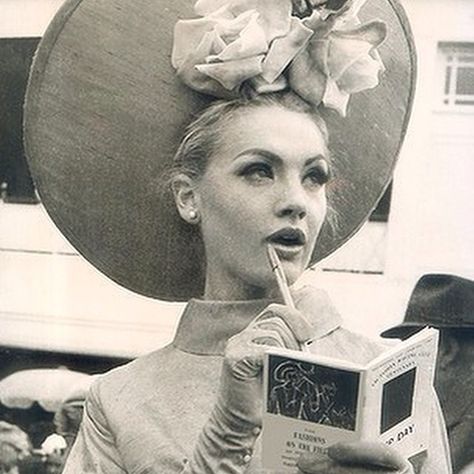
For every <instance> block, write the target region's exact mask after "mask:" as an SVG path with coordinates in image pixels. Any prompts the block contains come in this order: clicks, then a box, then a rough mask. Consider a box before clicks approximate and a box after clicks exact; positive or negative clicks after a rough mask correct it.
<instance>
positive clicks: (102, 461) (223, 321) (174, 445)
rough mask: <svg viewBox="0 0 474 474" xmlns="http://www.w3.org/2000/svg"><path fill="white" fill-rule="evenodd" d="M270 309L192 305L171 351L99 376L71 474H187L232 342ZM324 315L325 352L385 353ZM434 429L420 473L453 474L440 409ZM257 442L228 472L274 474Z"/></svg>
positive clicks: (359, 356)
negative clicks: (263, 465) (263, 463)
mask: <svg viewBox="0 0 474 474" xmlns="http://www.w3.org/2000/svg"><path fill="white" fill-rule="evenodd" d="M268 303H269V302H268V301H264V300H255V301H244V302H204V301H199V300H191V301H190V302H189V304H188V305H187V307H186V309H185V311H184V313H183V315H182V317H181V320H180V323H179V326H178V329H177V333H176V336H175V339H174V341H173V342H172V343H171V344H170V345H168V346H167V347H165V348H163V349H160V350H158V351H156V352H153V353H151V354H149V355H146V356H144V357H141V358H139V359H137V360H135V361H133V362H131V363H129V364H127V365H125V366H122V367H119V368H117V369H115V370H113V371H111V372H109V373H108V374H106V375H104V376H102V377H99V379H98V380H97V381H96V382H95V383H94V385H93V386H92V389H91V391H90V394H89V397H88V400H87V402H86V407H85V412H84V413H85V414H84V419H83V423H82V426H81V429H80V432H79V435H78V438H77V440H76V443H75V445H74V447H73V449H72V451H71V453H70V456H69V459H68V461H67V463H66V467H65V470H64V474H84V473H94V474H96V473H103V474H123V473H128V474H145V473H147V474H151V473H157V474H158V473H159V474H163V473H170V474H172V473H186V472H188V469H189V468H188V467H187V466H188V459H190V458H191V456H192V454H193V449H194V446H195V444H196V441H197V438H198V435H199V433H200V432H201V430H202V427H203V425H204V424H205V422H206V421H207V419H208V417H209V413H210V411H211V409H212V407H213V405H214V402H215V398H216V394H217V391H218V386H219V376H220V371H221V365H222V360H223V353H224V349H225V345H226V342H227V340H228V339H229V338H230V337H231V336H233V335H234V334H237V333H238V332H240V331H242V330H243V329H244V328H245V327H246V326H247V325H248V324H249V322H250V321H251V320H252V319H253V318H254V317H255V316H256V315H257V314H258V313H260V312H261V311H262V310H263V309H264V308H265V307H266V306H267V305H268ZM319 314H320V315H321V316H320V320H319V321H317V324H316V325H315V327H316V333H315V339H316V341H315V342H314V343H313V344H317V348H318V352H320V353H321V354H324V355H328V356H336V357H338V358H343V359H348V360H351V361H354V362H361V363H363V362H366V361H368V360H370V359H372V358H373V357H375V356H376V355H378V354H379V353H380V352H381V350H383V346H382V345H381V344H380V343H378V342H373V341H371V340H369V339H367V338H365V337H363V336H360V335H358V334H354V333H352V332H350V331H347V330H345V329H343V328H342V327H341V319H340V317H339V316H338V315H335V314H334V312H333V311H327V310H324V308H323V309H322V310H321V311H320V312H319ZM429 400H430V401H431V396H429ZM431 424H432V429H431V443H430V448H429V450H428V455H427V457H426V459H425V460H424V463H423V467H422V468H421V470H420V473H422V474H448V473H450V472H451V468H450V465H449V464H450V461H449V452H448V450H447V440H446V435H445V430H444V425H443V422H442V418H441V415H440V411H439V406H438V404H437V403H434V404H433V416H432V420H431ZM256 438H257V440H256V442H255V439H254V438H251V437H250V438H249V439H248V444H249V445H248V446H247V448H248V449H245V450H242V451H241V452H232V451H229V450H227V449H226V450H225V452H223V453H222V456H232V460H231V462H230V463H229V464H230V465H232V469H233V470H231V471H228V472H235V473H249V474H250V473H251V474H257V473H265V472H269V471H265V470H263V469H262V468H261V459H260V439H259V437H256ZM254 442H255V444H254ZM249 452H251V453H252V456H248V453H249ZM209 465H210V466H212V465H213V460H210V462H209ZM208 472H218V471H212V470H210V471H208ZM226 472H227V471H226Z"/></svg>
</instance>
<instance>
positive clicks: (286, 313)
mask: <svg viewBox="0 0 474 474" xmlns="http://www.w3.org/2000/svg"><path fill="white" fill-rule="evenodd" d="M281 323H283V325H282V324H281ZM269 324H270V325H271V324H274V325H275V330H280V331H282V328H284V329H285V330H289V331H290V334H291V336H292V337H293V338H294V339H295V341H296V343H297V344H296V347H290V348H292V349H293V348H295V349H298V348H299V347H298V346H299V343H303V342H305V341H307V340H309V339H311V335H312V330H311V326H310V324H309V323H308V321H307V320H306V318H305V317H304V316H303V314H302V313H301V312H300V311H299V310H297V309H294V308H290V307H288V306H284V305H281V304H271V305H270V306H268V307H267V308H266V309H265V310H264V311H263V312H262V313H261V314H259V315H258V316H257V317H256V318H255V320H254V321H253V322H252V323H251V324H250V326H254V327H266V328H268V327H269V326H268V325H269ZM282 336H283V334H282Z"/></svg>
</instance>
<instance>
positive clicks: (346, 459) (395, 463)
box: [298, 442, 413, 474]
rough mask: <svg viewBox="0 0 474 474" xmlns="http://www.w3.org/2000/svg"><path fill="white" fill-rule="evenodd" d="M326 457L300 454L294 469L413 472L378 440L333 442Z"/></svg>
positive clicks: (326, 473)
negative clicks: (296, 467)
mask: <svg viewBox="0 0 474 474" xmlns="http://www.w3.org/2000/svg"><path fill="white" fill-rule="evenodd" d="M328 455H329V457H322V456H321V455H314V454H304V455H302V456H301V457H300V459H299V460H298V469H299V471H300V472H301V473H304V474H365V473H369V472H378V473H380V474H389V473H390V474H413V467H412V466H411V464H410V463H409V462H408V461H407V460H406V459H405V458H403V456H401V455H400V454H398V453H397V452H396V451H394V450H393V449H392V448H389V447H388V446H386V445H384V444H382V443H378V442H354V443H337V444H335V445H333V446H331V447H330V448H329V450H328Z"/></svg>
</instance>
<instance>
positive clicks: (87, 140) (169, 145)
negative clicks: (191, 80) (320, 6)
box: [24, 0, 416, 301]
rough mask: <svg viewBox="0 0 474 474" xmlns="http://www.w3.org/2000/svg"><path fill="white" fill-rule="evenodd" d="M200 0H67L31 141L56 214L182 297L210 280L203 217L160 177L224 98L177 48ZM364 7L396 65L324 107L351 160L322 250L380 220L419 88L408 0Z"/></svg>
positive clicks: (385, 55) (38, 67)
mask: <svg viewBox="0 0 474 474" xmlns="http://www.w3.org/2000/svg"><path fill="white" fill-rule="evenodd" d="M193 3H194V2H193V1H192V0H172V1H170V0H133V1H130V0H67V1H66V2H65V3H64V5H63V7H62V8H61V9H60V10H59V12H58V14H57V15H56V17H55V18H54V20H53V22H52V23H51V25H50V26H49V28H48V30H47V31H46V33H45V35H44V37H43V38H42V41H41V42H40V45H39V48H38V51H37V53H36V56H35V60H34V63H33V67H32V70H31V74H30V80H29V86H28V90H27V96H26V101H25V114H24V116H25V120H24V127H25V131H24V137H25V148H26V153H27V157H28V159H29V163H30V167H31V170H32V174H33V177H34V180H35V184H36V186H37V189H38V191H39V194H40V196H41V199H42V202H43V204H44V206H45V208H46V210H47V211H48V213H49V215H50V216H51V218H52V219H53V221H54V222H55V223H56V225H57V226H58V227H59V229H60V230H61V231H62V232H63V234H64V235H65V236H66V237H67V238H68V239H69V241H70V242H71V243H72V244H73V245H74V246H75V247H76V248H77V250H78V251H79V252H80V253H81V254H82V255H83V256H84V257H85V258H86V259H87V260H89V261H90V262H91V263H92V264H93V265H94V266H95V267H97V268H98V269H99V270H101V271H102V272H103V273H105V274H106V275H107V276H108V277H110V278H111V279H113V280H114V281H116V282H118V283H119V284H121V285H123V286H125V287H126V288H129V289H131V290H133V291H135V292H138V293H140V294H143V295H147V296H152V297H155V298H159V299H163V300H168V301H170V300H171V301H177V300H180V301H184V300H187V299H189V298H191V297H193V296H199V295H201V294H202V291H203V287H204V271H205V257H204V251H203V245H202V242H201V237H200V233H199V229H198V226H192V225H189V224H187V223H184V222H183V221H182V220H181V219H180V217H179V216H178V213H177V211H176V209H175V205H174V202H173V199H172V195H171V192H170V191H163V187H164V186H163V185H162V182H161V181H160V177H161V176H162V175H163V174H164V173H165V172H166V171H167V170H169V168H170V166H171V165H172V162H173V157H174V154H175V152H176V149H177V146H178V143H179V140H180V139H181V137H182V135H183V132H184V128H185V126H186V125H188V124H189V122H190V121H191V119H193V118H195V117H196V114H198V113H199V112H200V111H201V110H202V109H203V108H204V107H205V106H206V105H207V104H209V102H210V101H211V100H212V99H211V98H209V97H208V96H205V95H203V94H200V93H197V92H195V91H192V90H191V89H190V88H188V87H186V86H185V85H184V84H183V83H182V82H181V81H180V80H179V78H178V76H177V74H176V71H175V70H174V69H173V66H172V61H171V59H172V58H171V53H172V46H173V28H174V25H175V24H176V23H177V21H178V20H180V19H189V18H193V16H194V15H195V13H194V12H193ZM201 3H202V2H201ZM208 3H209V2H208ZM220 3H223V2H220ZM267 3H268V2H267ZM327 3H328V4H329V3H331V2H327ZM336 3H338V2H336ZM339 3H340V2H339ZM358 3H361V2H358ZM359 16H360V18H361V20H363V21H368V20H372V19H380V20H381V21H382V22H384V23H385V24H386V27H387V30H386V31H387V37H386V40H385V41H384V42H383V44H381V45H380V47H378V54H379V55H380V58H381V60H382V62H383V65H384V68H385V71H384V72H383V74H382V75H381V78H380V85H378V86H377V87H376V88H375V89H373V90H368V91H362V92H357V93H356V94H354V95H353V97H352V98H351V100H350V104H349V107H348V110H347V114H346V117H344V118H342V117H340V116H339V115H338V114H337V113H333V112H332V111H331V110H327V111H323V112H322V115H323V116H324V119H325V120H326V122H327V126H328V130H329V136H330V138H329V149H330V152H331V156H332V159H333V161H335V162H337V163H335V166H334V168H335V169H336V170H337V174H336V176H335V177H334V179H333V181H332V183H331V185H330V186H328V189H327V194H328V202H329V206H330V208H331V209H333V210H334V212H335V214H336V215H337V225H336V226H331V225H325V226H323V229H322V231H321V234H320V236H319V238H318V242H317V244H316V248H315V251H314V254H313V258H312V263H315V262H317V261H319V260H321V259H322V258H323V257H325V256H327V255H329V254H330V253H331V252H333V251H334V250H335V249H337V248H338V247H340V246H341V245H342V244H343V243H344V242H346V241H347V240H348V239H349V238H350V237H351V236H352V235H354V233H355V232H357V230H358V229H359V228H360V227H361V226H362V224H363V223H364V222H365V221H366V220H367V218H368V216H369V215H370V213H371V211H372V210H373V208H374V207H375V205H376V203H377V201H378V199H379V198H380V197H381V195H382V194H383V192H384V190H385V189H386V187H387V185H388V183H389V182H390V179H391V176H392V172H393V168H394V166H395V161H396V158H397V156H398V153H399V150H400V147H401V144H402V142H403V138H404V135H405V131H406V128H407V124H408V119H409V116H410V110H411V105H412V102H413V94H414V84H415V70H416V59H415V51H414V43H413V37H412V34H411V31H410V28H409V25H408V21H407V19H406V16H405V14H404V12H403V9H402V7H401V6H400V4H399V2H398V0H367V2H366V3H365V4H364V6H363V8H362V9H361V11H360V15H359Z"/></svg>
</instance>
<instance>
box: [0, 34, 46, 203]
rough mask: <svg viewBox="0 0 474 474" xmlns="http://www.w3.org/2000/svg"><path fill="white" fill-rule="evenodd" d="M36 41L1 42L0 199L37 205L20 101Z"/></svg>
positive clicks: (21, 102)
mask: <svg viewBox="0 0 474 474" xmlns="http://www.w3.org/2000/svg"><path fill="white" fill-rule="evenodd" d="M38 41H39V38H0V198H3V199H4V200H5V201H6V202H21V203H36V202H38V199H37V197H36V194H35V189H34V186H33V181H32V180H31V176H30V172H29V170H28V164H27V162H26V158H25V152H24V149H23V132H22V122H23V100H24V96H25V90H26V84H27V81H28V72H29V69H30V65H31V61H32V59H33V54H34V52H35V49H36V46H37V44H38Z"/></svg>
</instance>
